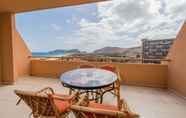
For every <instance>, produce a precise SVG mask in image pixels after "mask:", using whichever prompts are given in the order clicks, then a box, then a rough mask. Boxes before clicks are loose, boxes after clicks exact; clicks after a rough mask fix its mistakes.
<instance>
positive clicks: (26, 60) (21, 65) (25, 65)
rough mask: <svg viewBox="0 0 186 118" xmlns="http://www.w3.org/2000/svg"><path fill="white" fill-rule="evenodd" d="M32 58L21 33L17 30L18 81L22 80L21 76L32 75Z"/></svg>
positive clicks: (16, 60)
mask: <svg viewBox="0 0 186 118" xmlns="http://www.w3.org/2000/svg"><path fill="white" fill-rule="evenodd" d="M30 57H31V52H30V50H29V49H28V47H27V45H26V44H25V42H24V40H23V39H22V37H21V35H20V34H19V32H17V31H16V30H15V40H14V58H15V73H16V79H17V78H20V76H25V75H30Z"/></svg>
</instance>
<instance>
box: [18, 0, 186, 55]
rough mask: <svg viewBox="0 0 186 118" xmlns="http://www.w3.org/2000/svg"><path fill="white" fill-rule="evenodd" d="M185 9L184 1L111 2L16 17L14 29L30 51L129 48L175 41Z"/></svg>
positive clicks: (36, 12)
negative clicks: (148, 42)
mask: <svg viewBox="0 0 186 118" xmlns="http://www.w3.org/2000/svg"><path fill="white" fill-rule="evenodd" d="M185 6H186V1H185V0H180V1H179V2H177V0H171V2H170V0H140V1H136V0H112V1H107V2H101V3H95V4H87V5H81V6H80V5H79V6H72V7H64V8H57V9H50V10H42V11H35V12H30V13H28V12H27V13H21V14H17V15H16V26H17V30H18V31H19V32H20V34H21V35H22V37H23V39H24V40H25V42H26V44H27V45H28V47H29V48H30V49H31V51H49V50H55V49H79V50H81V51H88V52H91V51H94V50H96V49H99V48H103V47H106V46H113V47H123V48H128V47H134V46H139V45H141V39H143V38H148V39H167V38H175V37H176V34H177V33H178V31H179V29H180V28H181V26H182V24H183V22H184V21H185V19H186V16H185V14H186V8H185Z"/></svg>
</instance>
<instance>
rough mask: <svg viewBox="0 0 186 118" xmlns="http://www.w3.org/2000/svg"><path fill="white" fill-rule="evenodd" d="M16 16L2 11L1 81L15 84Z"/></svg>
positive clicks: (0, 42)
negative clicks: (14, 41)
mask: <svg viewBox="0 0 186 118" xmlns="http://www.w3.org/2000/svg"><path fill="white" fill-rule="evenodd" d="M14 28H15V17H14V14H12V13H0V68H1V69H0V70H1V71H0V73H1V74H0V75H1V76H0V82H1V83H3V84H13V82H14V79H15V73H14V72H15V67H14V57H13V40H14Z"/></svg>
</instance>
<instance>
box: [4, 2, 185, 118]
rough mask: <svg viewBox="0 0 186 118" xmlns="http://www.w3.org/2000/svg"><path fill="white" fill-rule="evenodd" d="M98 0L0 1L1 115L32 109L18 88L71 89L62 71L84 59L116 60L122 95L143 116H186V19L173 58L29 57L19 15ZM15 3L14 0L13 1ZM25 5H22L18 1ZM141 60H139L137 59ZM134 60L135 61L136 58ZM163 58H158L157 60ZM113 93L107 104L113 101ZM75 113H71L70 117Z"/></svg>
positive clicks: (19, 116)
mask: <svg viewBox="0 0 186 118" xmlns="http://www.w3.org/2000/svg"><path fill="white" fill-rule="evenodd" d="M98 1H100V0H81V1H74V0H69V1H66V2H64V1H43V2H42V1H40V4H36V2H35V1H34V0H30V1H26V2H20V1H18V0H15V1H10V0H6V1H5V0H3V1H2V2H0V3H1V4H0V95H1V97H0V117H1V118H11V117H13V118H27V117H28V115H29V113H30V112H31V111H30V110H29V108H28V107H27V106H26V105H25V104H24V103H21V105H20V106H16V102H17V100H18V98H17V97H16V96H15V94H14V93H13V91H14V90H15V89H22V90H31V91H35V90H38V89H41V88H43V87H46V86H50V87H52V88H54V89H55V90H56V91H58V92H63V93H68V89H67V88H64V87H62V85H61V83H60V81H59V79H58V78H59V76H60V75H61V74H63V73H64V72H66V71H69V70H72V69H75V68H77V66H79V65H80V64H90V63H91V64H94V65H95V66H100V65H104V64H109V65H115V66H117V67H118V68H119V70H120V74H121V78H122V79H121V96H122V98H125V99H126V101H127V102H128V103H129V106H130V107H131V108H132V110H134V111H135V112H137V113H139V115H140V117H141V118H185V116H186V101H185V100H186V63H185V58H186V46H185V44H186V40H185V39H186V22H185V23H183V26H182V28H181V29H180V31H179V32H178V34H177V37H176V40H175V41H174V44H173V46H172V47H171V49H170V50H169V54H168V58H170V60H171V61H170V60H169V61H168V62H166V63H162V64H143V63H138V64H137V63H123V62H122V63H119V62H89V61H80V60H79V61H77V60H76V61H73V60H71V61H68V60H66V61H64V60H61V59H36V58H31V52H30V50H29V49H28V47H27V45H26V44H25V43H24V41H23V39H22V37H21V35H20V34H19V32H17V30H16V28H15V27H16V26H15V14H16V13H21V12H27V11H33V10H41V9H47V8H56V7H63V6H69V5H78V4H84V3H88V2H98ZM10 3H11V4H10ZM21 4H22V5H23V6H21V7H20V5H21ZM135 61H139V60H135ZM135 61H134V62H135ZM156 61H159V60H156ZM115 101H116V100H115V98H114V97H113V96H112V94H107V95H106V96H104V103H108V104H114V102H115ZM70 118H73V115H72V114H71V117H70Z"/></svg>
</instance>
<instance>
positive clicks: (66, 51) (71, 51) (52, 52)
mask: <svg viewBox="0 0 186 118" xmlns="http://www.w3.org/2000/svg"><path fill="white" fill-rule="evenodd" d="M48 53H49V54H60V53H81V51H79V50H78V49H70V50H62V49H57V50H52V51H49V52H48Z"/></svg>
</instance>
